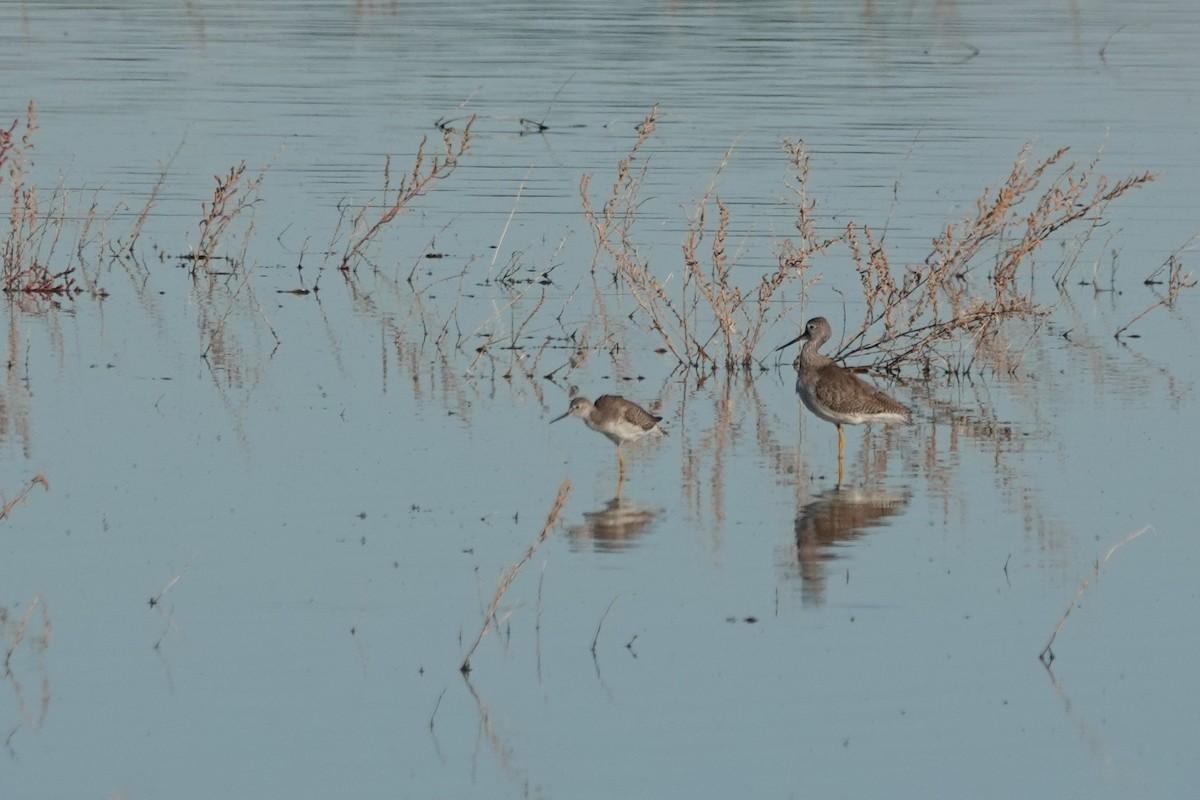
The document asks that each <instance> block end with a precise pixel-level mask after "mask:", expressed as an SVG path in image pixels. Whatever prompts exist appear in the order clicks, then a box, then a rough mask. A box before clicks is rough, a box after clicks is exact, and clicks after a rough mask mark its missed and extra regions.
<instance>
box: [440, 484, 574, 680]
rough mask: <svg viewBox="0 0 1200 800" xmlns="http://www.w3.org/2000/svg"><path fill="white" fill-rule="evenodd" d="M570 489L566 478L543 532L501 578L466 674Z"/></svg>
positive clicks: (470, 652) (469, 653) (464, 665)
mask: <svg viewBox="0 0 1200 800" xmlns="http://www.w3.org/2000/svg"><path fill="white" fill-rule="evenodd" d="M570 490H571V481H570V480H569V479H566V478H564V479H563V482H562V485H560V486H559V487H558V496H557V497H555V498H554V505H553V506H552V507H551V508H550V513H549V514H548V515H547V516H546V524H545V525H543V526H542V531H541V533H539V534H538V536H537V538H536V539H534V540H533V544H531V545H529V548H528V549H527V550H526V551H525V555H523V556H522V557H521V560H520V561H518V562H517V563H516V564H514V565H512V566H511V567H509V568H508V571H507V572H506V573H505V574H504V577H503V578H501V579H500V584H499V585H498V586H497V587H496V593H495V594H494V595H492V602H491V604H490V605H489V606H488V610H487V613H486V614H484V616H483V627H481V628H480V629H479V635H478V636H476V637H475V643H474V644H472V645H471V649H469V650H468V651H467V655H466V656H465V657H464V658H463V662H462V666H460V667H459V671H460V672H462V673H463V674H464V675H465V674H467V673H468V672H470V671H471V656H472V655H474V654H475V648H477V647H479V643H480V642H482V641H483V637H484V635H486V634H487V632H488V628H490V627H491V625H492V620H493V619H495V617H496V609H497V608H498V607H499V606H500V598H502V597H504V593H505V592H507V591H508V587H509V586H511V585H512V582H513V580H515V579H516V577H517V573H518V572H520V571H521V567H523V566H525V564H526V563H527V562H528V561H529V559H531V558H533V551H534V550H537V548H538V545H540V544H541V543H542V542H544V541H546V537H547V536H548V535H549V533H550V529H551V528H552V527H554V523H555V522H557V521H558V512H560V511H561V510H562V507H563V504H564V503H566V501H567V493H568V492H570Z"/></svg>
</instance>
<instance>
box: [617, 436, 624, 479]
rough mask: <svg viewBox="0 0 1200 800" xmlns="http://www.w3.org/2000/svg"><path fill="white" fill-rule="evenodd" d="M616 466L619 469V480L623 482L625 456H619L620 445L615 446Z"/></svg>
mask: <svg viewBox="0 0 1200 800" xmlns="http://www.w3.org/2000/svg"><path fill="white" fill-rule="evenodd" d="M617 464H618V465H619V466H620V467H621V480H625V456H623V455H621V445H617Z"/></svg>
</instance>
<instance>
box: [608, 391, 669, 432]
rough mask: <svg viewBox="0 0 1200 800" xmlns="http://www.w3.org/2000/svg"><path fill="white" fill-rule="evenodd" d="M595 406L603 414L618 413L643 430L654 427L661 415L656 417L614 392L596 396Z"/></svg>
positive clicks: (659, 420) (614, 414) (660, 419)
mask: <svg viewBox="0 0 1200 800" xmlns="http://www.w3.org/2000/svg"><path fill="white" fill-rule="evenodd" d="M595 405H596V408H598V409H600V411H601V412H603V413H604V414H605V415H613V416H616V415H618V414H619V415H620V417H621V419H624V420H625V421H626V422H628V423H629V424H630V425H636V426H637V427H639V428H641V429H642V430H644V431H649V430H652V429H653V428H654V426H655V425H657V424H658V423H659V422H661V421H662V417H656V416H654V415H653V414H651V413H650V412H649V411H647V410H646V409H644V408H642V407H641V406H639V405H638V404H637V403H634V402H631V401H629V400H626V399H625V398H624V397H621V396H620V395H615V394H605V395H601V396H600V397H597V398H596V403H595Z"/></svg>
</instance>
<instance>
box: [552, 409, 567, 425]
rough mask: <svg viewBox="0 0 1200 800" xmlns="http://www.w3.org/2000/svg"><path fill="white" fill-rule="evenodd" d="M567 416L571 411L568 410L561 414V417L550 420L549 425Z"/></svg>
mask: <svg viewBox="0 0 1200 800" xmlns="http://www.w3.org/2000/svg"><path fill="white" fill-rule="evenodd" d="M569 416H571V412H570V411H568V412H567V413H565V414H563V415H562V416H561V417H555V418H554V419H552V420H550V424H551V425H553V424H554V423H556V422H558V421H559V420H560V419H566V418H567V417H569Z"/></svg>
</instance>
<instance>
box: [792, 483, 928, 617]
mask: <svg viewBox="0 0 1200 800" xmlns="http://www.w3.org/2000/svg"><path fill="white" fill-rule="evenodd" d="M909 498H910V496H909V493H908V492H900V491H887V490H883V489H863V488H850V489H846V488H838V489H829V490H827V491H824V492H822V493H820V494H818V495H817V496H816V497H814V498H813V499H812V500H811V501H809V502H808V503H805V504H804V505H803V506H801V507H800V510H799V512H798V513H797V514H796V524H795V532H796V549H795V559H796V565H797V567H798V574H799V576H800V581H801V586H800V597H801V600H802V601H803V603H804V604H805V605H817V606H819V605H824V603H825V582H826V578H827V574H826V569H827V567H828V562H831V561H834V560H836V559H837V558H838V557H839V556H838V552H837V549H838V548H839V547H840V546H842V545H844V544H847V543H849V542H852V541H854V540H855V539H858V538H860V537H862V536H863V535H865V534H866V533H867V532H868V531H869V530H870V529H871V528H876V527H880V526H882V525H886V524H887V520H888V518H889V517H894V516H896V515H898V514H900V513H901V512H902V511H903V510H904V507H905V506H907V505H908V502H909Z"/></svg>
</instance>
